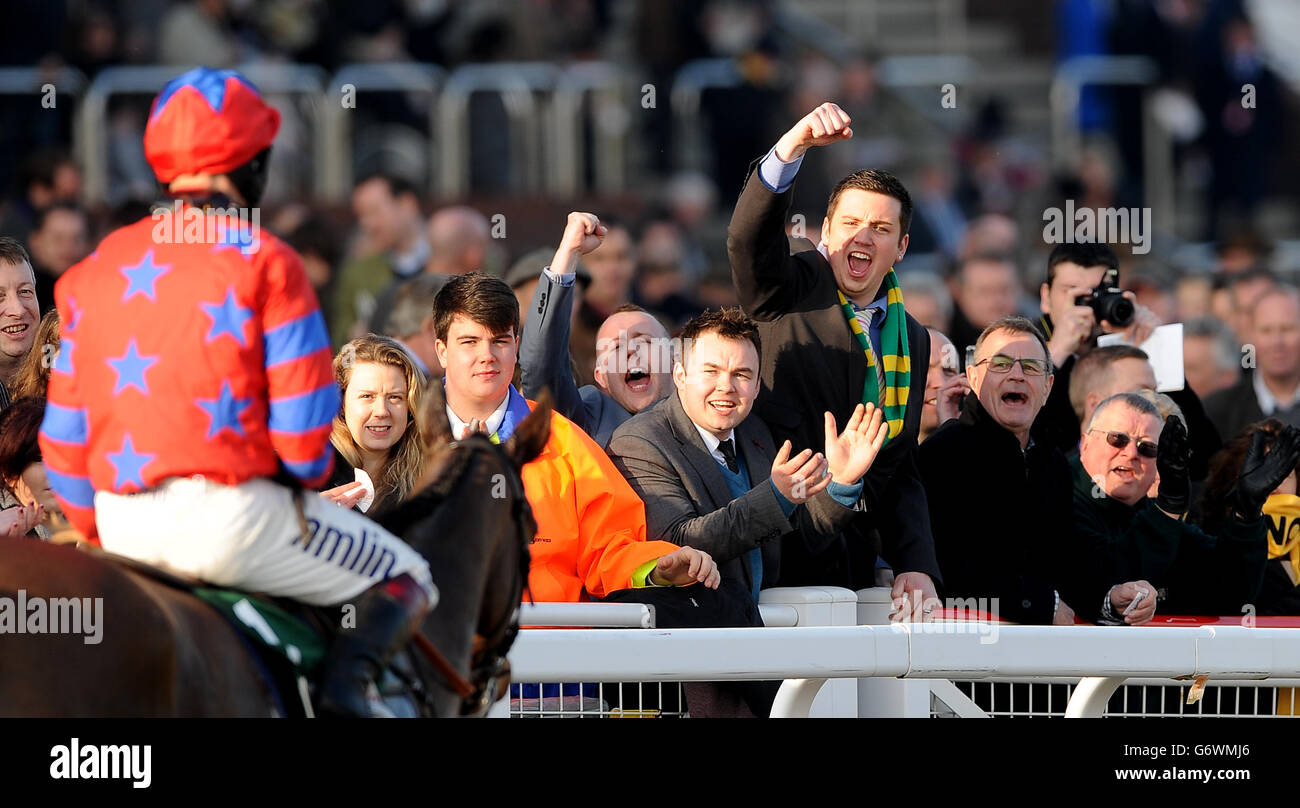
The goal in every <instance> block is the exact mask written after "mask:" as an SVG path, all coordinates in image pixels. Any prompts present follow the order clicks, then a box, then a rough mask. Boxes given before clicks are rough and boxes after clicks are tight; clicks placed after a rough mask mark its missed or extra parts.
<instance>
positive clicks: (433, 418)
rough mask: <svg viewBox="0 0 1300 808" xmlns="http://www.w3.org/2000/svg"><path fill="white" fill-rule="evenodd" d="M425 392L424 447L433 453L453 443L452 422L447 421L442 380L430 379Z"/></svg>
mask: <svg viewBox="0 0 1300 808" xmlns="http://www.w3.org/2000/svg"><path fill="white" fill-rule="evenodd" d="M424 391H425V392H424V404H423V405H422V409H423V413H422V415H423V421H424V428H425V441H424V445H425V448H426V449H428V450H430V451H432V450H434V449H438V448H439V447H442V446H445V445H447V444H448V443H451V440H452V437H451V422H450V421H448V420H447V394H446V391H444V390H443V387H442V379H438V378H434V379H430V380H429V383H428V384H427V385H425V388H424Z"/></svg>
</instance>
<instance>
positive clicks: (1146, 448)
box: [1088, 429, 1157, 457]
mask: <svg viewBox="0 0 1300 808" xmlns="http://www.w3.org/2000/svg"><path fill="white" fill-rule="evenodd" d="M1088 431H1089V432H1101V431H1102V430H1100V429H1089V430H1088ZM1131 440H1133V436H1132V435H1129V434H1128V433H1127V432H1107V433H1106V442H1107V443H1109V444H1110V445H1111V446H1114V447H1115V448H1116V449H1119V450H1121V451H1123V449H1124V447H1125V446H1128V443H1129V441H1131ZM1156 449H1157V447H1156V444H1154V443H1152V442H1151V441H1149V440H1140V441H1138V442H1137V453H1138V454H1140V455H1142V456H1143V457H1155V456H1156Z"/></svg>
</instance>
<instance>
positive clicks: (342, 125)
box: [316, 62, 446, 199]
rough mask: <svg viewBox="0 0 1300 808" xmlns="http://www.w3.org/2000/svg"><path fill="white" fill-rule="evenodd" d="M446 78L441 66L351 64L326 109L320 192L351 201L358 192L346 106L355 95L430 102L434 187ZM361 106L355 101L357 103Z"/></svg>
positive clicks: (320, 140) (337, 77)
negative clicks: (388, 94)
mask: <svg viewBox="0 0 1300 808" xmlns="http://www.w3.org/2000/svg"><path fill="white" fill-rule="evenodd" d="M445 79H446V71H445V70H443V69H442V68H441V67H438V66H437V65H432V64H425V63H423V62H373V63H365V64H349V65H343V66H342V67H340V68H339V70H338V72H337V73H335V74H334V77H333V78H331V79H330V82H329V85H328V88H327V89H326V91H325V94H324V98H323V104H322V105H321V126H319V127H318V128H317V131H316V148H317V153H318V154H319V155H322V159H320V160H318V161H317V167H316V192H317V194H318V195H319V196H322V197H327V198H330V199H345V198H346V197H347V195H348V193H349V192H350V191H351V190H352V158H353V153H352V142H353V140H352V138H353V136H354V133H353V132H352V116H351V115H350V114H348V113H349V111H350V109H351V108H354V107H346V106H344V102H345V101H346V100H349V99H348V96H349V95H350V94H352V93H364V92H402V93H408V94H416V95H420V96H427V97H428V105H429V134H430V138H429V176H428V180H429V185H430V186H432V184H433V183H432V180H433V178H434V177H437V176H438V174H437V170H438V169H437V149H436V148H435V146H434V143H435V141H434V138H433V137H432V134H433V133H434V132H435V131H437V125H438V103H437V101H438V91H439V90H440V89H441V87H442V83H443V81H444V80H445ZM351 100H352V101H353V103H354V105H355V97H353V98H352V99H351Z"/></svg>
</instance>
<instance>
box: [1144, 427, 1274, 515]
mask: <svg viewBox="0 0 1300 808" xmlns="http://www.w3.org/2000/svg"><path fill="white" fill-rule="evenodd" d="M1191 456H1192V444H1191V441H1190V440H1188V438H1187V427H1185V426H1183V422H1182V419H1180V418H1178V417H1177V416H1173V415H1171V416H1169V417H1168V418H1166V419H1165V428H1164V429H1163V430H1161V432H1160V443H1159V448H1158V449H1157V450H1156V471H1158V472H1159V473H1160V489H1159V491H1157V492H1156V506H1157V507H1159V508H1160V510H1162V511H1165V512H1166V513H1186V512H1187V504H1188V501H1189V500H1190V499H1191V490H1192V478H1191V475H1190V474H1189V473H1188V471H1187V468H1188V464H1189V462H1190V461H1191ZM1269 490H1270V491H1271V490H1272V489H1269Z"/></svg>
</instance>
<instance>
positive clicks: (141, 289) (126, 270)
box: [121, 248, 172, 303]
mask: <svg viewBox="0 0 1300 808" xmlns="http://www.w3.org/2000/svg"><path fill="white" fill-rule="evenodd" d="M171 268H172V267H171V264H155V263H154V262H153V249H152V248H150V249H149V250H148V251H146V252H145V254H144V258H143V259H142V260H141V261H140V263H138V264H136V265H135V266H133V267H132V266H124V267H122V270H121V271H122V274H123V275H125V276H126V281H127V283H126V294H124V295H122V302H123V303H125V302H127V301H128V300H130V299H131V296H132V295H135V294H141V295H144V296H145V297H147V298H149V300H151V301H154V302H157V300H158V296H157V295H156V294H155V293H154V284H156V283H157V282H158V278H159V277H160V276H161V275H163V274H165V273H167V272H170V271H171Z"/></svg>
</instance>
